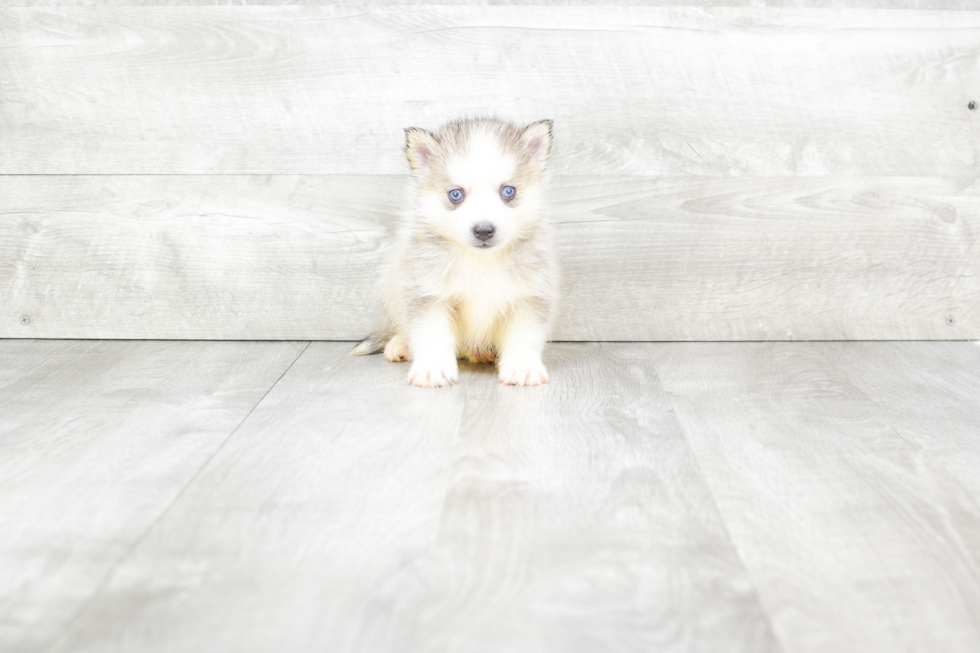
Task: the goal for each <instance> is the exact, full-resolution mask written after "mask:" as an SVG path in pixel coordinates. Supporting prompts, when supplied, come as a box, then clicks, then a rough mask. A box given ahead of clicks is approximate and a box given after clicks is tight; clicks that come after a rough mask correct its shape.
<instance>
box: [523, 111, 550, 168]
mask: <svg viewBox="0 0 980 653" xmlns="http://www.w3.org/2000/svg"><path fill="white" fill-rule="evenodd" d="M521 145H522V146H523V147H524V149H525V150H526V151H527V153H528V154H530V155H531V160H533V161H534V162H535V163H537V164H538V165H539V166H540V167H541V168H544V167H545V164H547V163H548V154H549V153H551V121H550V120H539V121H538V122H533V123H531V124H530V125H528V126H527V127H525V128H524V133H523V134H521Z"/></svg>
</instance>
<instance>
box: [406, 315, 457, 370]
mask: <svg viewBox="0 0 980 653" xmlns="http://www.w3.org/2000/svg"><path fill="white" fill-rule="evenodd" d="M409 343H410V346H411V349H412V369H410V370H409V371H408V382H409V383H411V384H412V385H417V386H419V387H422V388H437V387H439V386H444V385H452V384H454V383H456V380H457V379H458V378H459V365H458V363H457V362H456V339H455V337H454V336H453V330H452V323H451V322H450V318H449V312H448V311H447V310H446V307H444V306H442V305H438V304H436V305H433V306H430V307H428V308H427V309H426V310H425V311H424V312H423V313H422V315H421V316H420V317H419V319H418V320H416V321H415V322H414V324H413V326H412V329H411V331H410V333H409Z"/></svg>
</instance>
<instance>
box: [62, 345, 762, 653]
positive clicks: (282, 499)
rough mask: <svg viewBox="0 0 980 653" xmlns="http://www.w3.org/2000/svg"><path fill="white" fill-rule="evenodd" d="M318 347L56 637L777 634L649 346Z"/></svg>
mask: <svg viewBox="0 0 980 653" xmlns="http://www.w3.org/2000/svg"><path fill="white" fill-rule="evenodd" d="M349 347H350V344H344V343H314V344H313V345H311V347H310V348H309V349H308V350H307V351H306V352H305V353H304V355H303V356H301V357H300V359H299V360H298V361H297V362H296V364H295V365H294V366H293V367H292V368H291V369H290V371H289V372H288V373H287V374H286V375H285V376H284V377H283V379H282V380H281V381H280V382H279V383H278V384H277V386H276V388H275V389H274V390H273V391H272V392H271V393H270V394H269V395H268V396H267V397H266V398H265V399H264V400H263V402H262V404H261V405H260V406H259V407H258V408H257V409H256V410H255V411H254V412H253V413H252V415H251V416H250V417H249V419H248V421H247V422H246V423H245V424H244V425H243V426H242V428H241V429H239V430H238V431H237V432H236V434H235V436H234V438H233V439H232V440H231V441H229V442H228V444H227V445H226V446H225V447H224V448H223V449H222V450H221V452H219V454H218V455H217V456H215V458H214V460H213V461H212V464H210V465H209V466H208V468H207V469H206V470H205V471H204V472H203V473H202V474H201V475H200V476H199V477H198V479H197V480H196V481H195V483H194V484H193V486H192V487H190V488H189V489H188V491H187V492H185V493H184V494H183V495H182V497H181V499H180V500H179V501H178V503H177V504H176V505H175V506H174V508H173V510H171V511H170V512H169V513H168V514H167V516H166V517H165V518H164V519H162V520H161V521H160V523H159V524H158V525H157V527H156V528H155V529H154V531H153V532H152V533H151V534H150V535H149V536H148V537H147V538H146V540H145V541H144V542H142V543H141V545H140V546H139V547H138V549H137V550H136V551H134V553H133V555H132V556H131V557H130V559H129V560H128V561H127V562H126V564H125V565H123V566H122V567H120V568H119V569H118V570H117V572H116V573H115V574H114V575H113V577H112V579H111V580H110V582H109V583H108V584H107V586H106V588H105V590H104V591H103V592H102V593H101V594H100V596H99V597H97V599H96V600H95V601H93V602H92V603H91V604H90V605H89V606H88V608H87V609H86V611H85V612H84V614H83V615H82V616H81V617H80V618H79V619H78V620H77V621H76V623H75V624H74V625H73V627H72V629H71V630H70V632H69V633H68V634H67V635H66V636H65V637H64V638H63V639H62V640H61V641H60V642H59V643H58V645H57V646H56V647H54V649H53V650H56V651H72V652H73V653H82V652H85V651H105V650H126V651H135V650H139V651H146V652H147V653H150V652H152V651H174V650H187V649H197V648H206V649H207V650H229V651H230V650H234V651H268V650H284V651H286V650H288V651H336V652H338V653H339V652H342V651H370V652H371V653H383V652H385V651H393V652H399V653H401V652H403V651H416V652H422V651H468V652H473V653H479V652H481V651H527V652H529V653H536V652H543V651H555V652H557V651H561V652H563V653H564V652H575V651H582V652H588V653H593V652H594V651H610V652H615V651H624V652H626V651H639V650H658V651H717V650H721V649H724V650H726V651H752V652H755V651H767V650H778V647H777V646H776V644H775V642H774V641H773V640H772V638H771V635H770V634H769V632H768V630H767V626H766V622H765V620H764V618H763V616H762V615H761V613H760V611H759V607H758V604H757V603H756V600H755V595H754V591H753V588H752V584H751V582H750V580H749V579H748V578H747V576H746V575H745V574H744V572H743V571H742V568H741V566H740V564H739V562H738V560H737V558H736V557H735V556H734V555H733V552H732V550H731V548H730V545H729V542H728V539H727V535H726V533H725V530H724V528H723V526H722V525H721V523H720V521H719V520H718V517H717V514H716V512H715V507H714V505H713V503H712V500H711V497H710V495H709V493H708V492H707V490H706V489H705V487H704V485H703V484H702V483H701V482H700V481H699V472H698V469H697V465H696V463H695V461H694V459H693V457H692V456H691V454H690V451H689V450H688V447H687V444H686V443H685V441H684V438H683V434H682V433H681V431H680V430H679V429H678V427H677V424H676V422H675V421H674V418H673V415H672V413H671V412H670V410H669V406H668V404H667V401H666V399H665V397H664V395H663V393H662V391H661V390H660V388H659V385H658V382H657V379H656V377H655V375H654V373H653V370H652V368H651V366H650V363H649V361H647V360H644V359H643V358H638V357H636V356H635V355H634V351H633V350H632V348H630V347H628V346H613V347H609V346H605V345H595V344H590V345H553V346H551V347H549V349H548V350H547V351H546V362H547V363H548V364H549V366H550V369H551V372H552V383H551V384H550V385H548V386H544V387H538V388H526V389H517V388H511V387H502V386H500V385H499V383H498V382H497V380H496V376H495V374H494V373H493V372H492V370H491V369H490V368H489V367H488V366H476V365H467V366H465V367H464V369H463V371H462V374H461V379H460V384H459V385H457V386H456V387H454V388H448V389H443V390H437V391H425V390H420V389H418V388H413V387H409V386H407V385H406V384H405V373H406V366H404V365H395V364H389V363H385V362H384V361H383V359H382V358H381V357H380V356H375V357H368V358H361V357H347V356H345V354H346V351H347V350H348V348H349Z"/></svg>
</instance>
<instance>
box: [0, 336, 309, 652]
mask: <svg viewBox="0 0 980 653" xmlns="http://www.w3.org/2000/svg"><path fill="white" fill-rule="evenodd" d="M303 346H305V343H199V342H197V343H192V342H184V343H166V342H92V341H69V342H64V341H62V342H54V341H31V340H8V341H0V479H2V490H0V523H2V525H3V526H2V528H3V535H2V537H0V650H2V651H4V652H5V653H21V652H24V653H27V652H29V651H32V652H33V651H39V650H42V649H43V647H44V646H45V645H46V644H48V643H50V642H51V640H53V639H54V638H55V637H56V635H57V634H58V633H60V632H61V631H62V630H63V629H64V628H65V627H66V626H67V625H68V624H69V623H70V622H71V621H72V619H73V618H74V617H75V616H76V615H77V613H78V611H79V610H80V609H81V607H82V606H83V605H84V604H85V603H86V602H87V601H88V600H90V599H91V598H92V596H93V595H95V594H96V593H97V591H98V590H99V588H100V587H101V585H102V583H104V581H105V579H106V577H107V575H108V574H109V573H110V572H111V570H112V569H113V568H114V567H115V566H116V565H118V564H119V563H120V561H122V560H123V559H125V558H126V556H127V554H128V552H129V550H130V548H131V547H132V546H133V545H134V544H135V543H136V542H137V541H138V540H139V539H140V537H142V536H143V535H144V533H145V532H146V529H147V528H149V527H150V525H151V524H153V522H154V521H155V520H157V519H158V518H159V516H160V515H161V514H162V513H163V512H164V511H165V510H166V509H167V508H168V507H169V506H170V504H171V503H172V502H173V501H174V499H175V497H177V496H178V495H179V493H180V492H181V490H182V489H183V488H184V486H185V485H186V484H187V482H188V481H189V480H190V479H191V478H193V477H194V475H195V474H196V473H197V472H198V471H199V470H200V469H201V467H202V466H203V465H204V463H205V462H206V461H207V460H208V459H209V458H210V457H211V456H212V455H213V454H214V452H215V451H216V450H217V449H218V448H219V447H220V446H221V444H222V443H223V442H224V441H225V440H226V439H227V438H228V436H229V435H230V434H231V433H232V432H233V430H234V429H235V427H236V426H238V425H239V424H240V423H241V422H242V420H244V419H245V417H246V415H248V413H249V411H250V410H251V409H252V408H253V407H254V406H255V405H256V404H257V403H258V402H259V400H260V399H261V398H262V396H263V395H264V394H265V393H266V392H267V391H268V390H269V388H271V387H272V385H273V384H274V383H275V381H276V379H277V378H279V376H280V375H282V373H283V372H284V371H285V370H286V368H287V367H288V366H289V364H290V363H291V362H292V361H293V360H295V358H296V356H297V355H298V354H299V353H300V351H301V350H302V347H303Z"/></svg>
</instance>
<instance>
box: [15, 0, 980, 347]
mask: <svg viewBox="0 0 980 653" xmlns="http://www.w3.org/2000/svg"><path fill="white" fill-rule="evenodd" d="M0 4H2V6H0V41H2V42H0V337H67V338H222V339H281V338H285V339H351V338H356V337H359V336H362V335H364V334H365V333H366V332H367V331H368V330H369V329H370V327H371V324H372V321H373V317H372V316H373V312H374V300H373V285H374V277H375V271H376V269H377V267H378V264H379V262H380V261H381V259H382V257H383V256H384V253H385V250H386V248H387V247H388V245H389V243H390V236H391V233H392V230H393V226H394V224H395V222H396V221H397V219H398V215H399V211H400V210H401V208H402V206H403V198H404V196H405V189H406V187H407V181H408V180H407V176H406V173H407V165H406V163H405V161H404V157H403V154H402V150H401V147H402V141H403V135H402V128H403V127H406V126H409V125H415V126H424V127H435V126H437V125H438V124H440V123H441V122H443V121H444V120H446V119H447V118H450V117H454V116H457V115H460V114H470V115H474V114H480V113H495V114H497V115H501V116H503V117H506V118H511V119H514V120H517V121H529V120H533V119H538V118H552V119H554V120H555V126H556V134H557V144H556V149H555V153H554V157H553V162H552V174H553V180H552V199H553V219H554V220H555V221H556V222H557V223H558V236H559V243H560V245H559V249H560V256H561V262H562V265H563V270H564V289H563V302H562V310H561V315H560V317H559V320H558V323H557V325H556V330H555V338H556V339H561V340H781V339H902V338H928V339H967V338H971V339H976V338H980V180H978V175H980V122H978V121H980V109H974V110H971V109H970V108H969V107H970V106H971V105H970V103H971V102H980V11H963V10H960V9H961V8H962V7H964V6H967V7H968V6H970V4H969V3H965V4H964V3H957V2H955V1H950V2H942V1H939V2H907V3H904V4H902V5H901V7H902V8H900V9H894V8H890V9H881V8H879V7H880V6H881V5H882V4H883V3H880V2H874V1H872V0H854V1H853V2H831V1H830V0H828V1H827V2H811V3H806V2H800V3H794V2H784V3H769V4H770V5H772V6H769V7H763V8H758V7H733V6H729V7H717V6H713V5H714V4H715V3H703V2H702V3H686V4H700V5H701V6H694V7H675V6H669V5H672V4H675V3H670V2H663V3H647V5H652V6H628V5H630V4H632V3H619V6H614V7H606V6H603V7H595V6H577V3H561V4H557V3H554V4H552V3H548V4H547V5H545V6H540V5H539V6H475V5H474V6H469V5H463V4H459V5H455V6H447V5H424V4H419V5H417V6H401V5H400V4H398V3H382V4H379V3H369V4H367V5H360V6H355V7H345V6H332V5H319V4H313V5H307V6H298V5H294V6H261V5H255V6H235V7H228V6H205V3H203V2H195V1H193V0H190V1H189V2H187V3H184V2H176V3H174V4H172V5H170V6H163V5H160V4H159V3H156V2H155V3H154V5H153V6H139V4H138V3H133V2H126V3H124V5H122V6H115V5H118V4H119V3H114V2H94V3H92V2H86V3H85V4H95V5H96V6H85V7H82V6H78V4H77V3H76V4H75V6H66V3H64V2H61V3H53V2H49V1H48V0H36V1H26V2H19V1H17V0H4V1H3V3H0ZM184 4H189V5H190V4H192V5H199V6H180V5H184ZM725 4H747V3H725ZM797 4H802V5H807V6H802V7H796V6H793V5H797ZM889 4H890V6H893V7H894V6H898V5H895V4H891V3H889ZM28 5H35V6H28ZM45 5H52V6H45ZM59 5H60V6H59Z"/></svg>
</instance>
